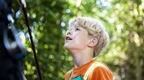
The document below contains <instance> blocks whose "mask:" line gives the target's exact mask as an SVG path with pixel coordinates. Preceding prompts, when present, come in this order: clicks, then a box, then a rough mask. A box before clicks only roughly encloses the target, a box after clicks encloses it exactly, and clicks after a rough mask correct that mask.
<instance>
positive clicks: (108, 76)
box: [90, 66, 113, 80]
mask: <svg viewBox="0 0 144 80" xmlns="http://www.w3.org/2000/svg"><path fill="white" fill-rule="evenodd" d="M90 78H91V79H90V80H113V75H112V71H111V70H110V69H109V68H108V67H105V66H98V67H96V68H95V69H94V71H93V73H92V75H91V76H90Z"/></svg>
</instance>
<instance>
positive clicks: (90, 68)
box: [83, 62, 97, 80]
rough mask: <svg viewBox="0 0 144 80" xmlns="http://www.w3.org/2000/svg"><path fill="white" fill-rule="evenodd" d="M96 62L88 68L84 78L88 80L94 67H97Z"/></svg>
mask: <svg viewBox="0 0 144 80" xmlns="http://www.w3.org/2000/svg"><path fill="white" fill-rule="evenodd" d="M96 67H97V66H96V62H94V63H92V65H91V66H90V67H89V68H88V70H87V71H86V73H85V75H84V77H83V79H84V80H88V77H89V75H90V74H92V72H93V71H94V69H95V68H96Z"/></svg>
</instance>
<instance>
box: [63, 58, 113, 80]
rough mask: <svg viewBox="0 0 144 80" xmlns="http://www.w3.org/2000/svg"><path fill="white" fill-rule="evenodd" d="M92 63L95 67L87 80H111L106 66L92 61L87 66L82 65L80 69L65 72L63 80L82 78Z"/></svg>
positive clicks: (109, 71) (110, 74)
mask: <svg viewBox="0 0 144 80" xmlns="http://www.w3.org/2000/svg"><path fill="white" fill-rule="evenodd" d="M93 63H94V64H95V65H96V66H97V67H95V68H94V70H93V71H92V73H90V74H89V75H88V80H113V76H112V72H111V70H110V69H109V68H108V67H107V66H106V65H104V64H102V63H99V62H95V61H94V60H92V61H90V62H88V63H87V64H84V65H83V66H81V67H78V68H73V69H72V70H70V71H69V72H67V73H66V74H65V76H64V78H65V80H71V79H72V78H76V77H79V76H81V77H83V76H84V75H85V73H86V72H87V70H88V69H89V67H90V66H91V65H92V64H93Z"/></svg>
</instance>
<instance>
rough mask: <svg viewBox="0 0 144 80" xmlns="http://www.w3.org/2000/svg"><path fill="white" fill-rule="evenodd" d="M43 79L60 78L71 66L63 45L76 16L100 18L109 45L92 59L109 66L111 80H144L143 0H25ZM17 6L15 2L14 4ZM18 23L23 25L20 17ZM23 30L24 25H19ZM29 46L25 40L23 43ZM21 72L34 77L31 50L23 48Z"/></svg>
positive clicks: (59, 79) (57, 79) (31, 78)
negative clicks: (70, 22) (106, 33)
mask: <svg viewBox="0 0 144 80" xmlns="http://www.w3.org/2000/svg"><path fill="white" fill-rule="evenodd" d="M26 2H27V6H28V12H29V14H28V15H29V19H30V25H31V27H32V32H33V35H34V36H35V37H34V40H35V45H36V48H37V56H38V60H39V63H40V69H41V71H42V77H43V80H63V79H64V74H65V73H66V72H67V71H68V70H69V69H70V68H71V67H72V66H73V63H72V57H71V56H70V55H69V53H68V51H66V50H65V49H64V48H63V44H64V38H63V35H64V34H65V31H66V28H67V26H68V25H67V23H68V20H69V19H70V18H73V17H76V16H91V17H94V18H96V19H98V20H100V21H101V22H102V23H103V24H104V26H105V27H106V29H107V31H108V33H109V35H110V44H109V46H108V47H107V48H106V49H105V51H104V52H103V53H102V54H101V55H99V56H97V57H96V60H98V61H101V62H103V63H105V64H107V65H108V66H109V67H110V69H112V71H113V74H114V80H143V79H144V55H143V53H144V0H26ZM15 5H17V4H15ZM19 22H20V23H19V24H18V25H22V24H24V21H23V17H21V19H20V20H19ZM22 29H23V30H24V31H26V30H25V25H23V28H22ZM26 44H28V45H27V46H29V43H28V42H26ZM27 50H28V54H27V55H26V57H25V66H24V69H25V70H24V73H25V75H26V78H27V80H35V79H36V77H37V75H36V68H35V65H34V59H33V57H32V56H33V54H32V50H31V49H30V48H27Z"/></svg>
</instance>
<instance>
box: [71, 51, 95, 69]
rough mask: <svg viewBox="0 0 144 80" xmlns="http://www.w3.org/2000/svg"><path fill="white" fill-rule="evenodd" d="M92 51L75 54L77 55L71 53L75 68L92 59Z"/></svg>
mask: <svg viewBox="0 0 144 80" xmlns="http://www.w3.org/2000/svg"><path fill="white" fill-rule="evenodd" d="M91 54H92V51H83V52H79V53H78V52H77V53H72V57H73V62H74V65H75V66H76V67H80V66H82V65H84V64H86V63H88V62H89V61H91V60H92V59H93V57H92V55H91Z"/></svg>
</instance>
